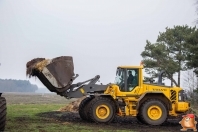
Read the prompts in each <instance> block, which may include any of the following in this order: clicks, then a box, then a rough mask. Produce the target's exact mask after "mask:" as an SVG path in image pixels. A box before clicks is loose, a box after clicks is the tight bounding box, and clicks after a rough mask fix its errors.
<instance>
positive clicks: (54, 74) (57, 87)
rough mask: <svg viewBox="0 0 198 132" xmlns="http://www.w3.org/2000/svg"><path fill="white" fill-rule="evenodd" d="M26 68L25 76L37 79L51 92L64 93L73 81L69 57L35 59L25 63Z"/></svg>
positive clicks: (72, 69) (71, 60) (71, 64)
mask: <svg viewBox="0 0 198 132" xmlns="http://www.w3.org/2000/svg"><path fill="white" fill-rule="evenodd" d="M26 68H27V69H26V75H29V77H31V76H36V77H38V78H39V80H40V81H41V82H42V83H43V84H44V85H45V86H46V87H47V88H48V89H49V90H50V91H51V92H56V93H61V92H64V91H66V90H67V89H68V88H69V87H70V85H71V84H72V82H73V80H74V79H75V77H74V75H75V74H74V65H73V58H72V57H71V56H60V57H56V58H53V59H45V58H35V59H33V60H31V61H29V62H27V64H26Z"/></svg>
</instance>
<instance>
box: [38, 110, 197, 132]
mask: <svg viewBox="0 0 198 132" xmlns="http://www.w3.org/2000/svg"><path fill="white" fill-rule="evenodd" d="M38 116H40V117H44V118H45V119H50V120H55V121H58V122H60V123H62V124H76V125H80V126H90V127H92V128H93V129H94V130H96V131H97V130H99V129H101V128H103V129H104V128H105V129H107V130H112V131H116V130H128V131H132V130H133V131H137V132H154V131H158V132H160V131H161V132H179V131H180V129H182V127H181V125H180V124H179V121H180V120H179V119H168V120H167V122H165V123H164V124H162V125H160V126H149V125H145V124H142V123H140V122H138V120H137V119H136V118H134V117H116V118H115V119H114V120H113V122H112V123H108V124H104V123H99V124H97V123H93V122H86V121H84V120H82V119H81V118H80V116H79V114H78V113H75V112H60V111H53V112H45V113H40V114H38ZM196 121H198V118H196ZM197 128H198V125H197ZM189 131H190V130H189Z"/></svg>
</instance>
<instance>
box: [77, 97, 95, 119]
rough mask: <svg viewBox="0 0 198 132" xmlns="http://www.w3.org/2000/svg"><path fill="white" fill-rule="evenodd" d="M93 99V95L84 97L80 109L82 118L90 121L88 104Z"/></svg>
mask: <svg viewBox="0 0 198 132" xmlns="http://www.w3.org/2000/svg"><path fill="white" fill-rule="evenodd" d="M92 99H93V97H86V98H85V99H83V100H82V101H81V103H80V105H79V110H78V113H79V115H80V117H81V119H83V120H85V121H88V120H89V119H88V117H87V109H86V107H87V105H88V103H89V102H90V101H91V100H92Z"/></svg>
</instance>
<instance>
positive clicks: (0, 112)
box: [0, 97, 6, 131]
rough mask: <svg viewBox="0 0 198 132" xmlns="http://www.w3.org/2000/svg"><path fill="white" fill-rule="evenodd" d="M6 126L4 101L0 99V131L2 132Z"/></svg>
mask: <svg viewBox="0 0 198 132" xmlns="http://www.w3.org/2000/svg"><path fill="white" fill-rule="evenodd" d="M5 125H6V99H5V98H4V97H0V131H4V129H5Z"/></svg>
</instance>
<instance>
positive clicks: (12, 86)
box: [0, 79, 38, 92]
mask: <svg viewBox="0 0 198 132" xmlns="http://www.w3.org/2000/svg"><path fill="white" fill-rule="evenodd" d="M36 90H38V87H37V85H33V84H31V83H30V82H29V81H27V80H14V79H0V92H35V91H36Z"/></svg>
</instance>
